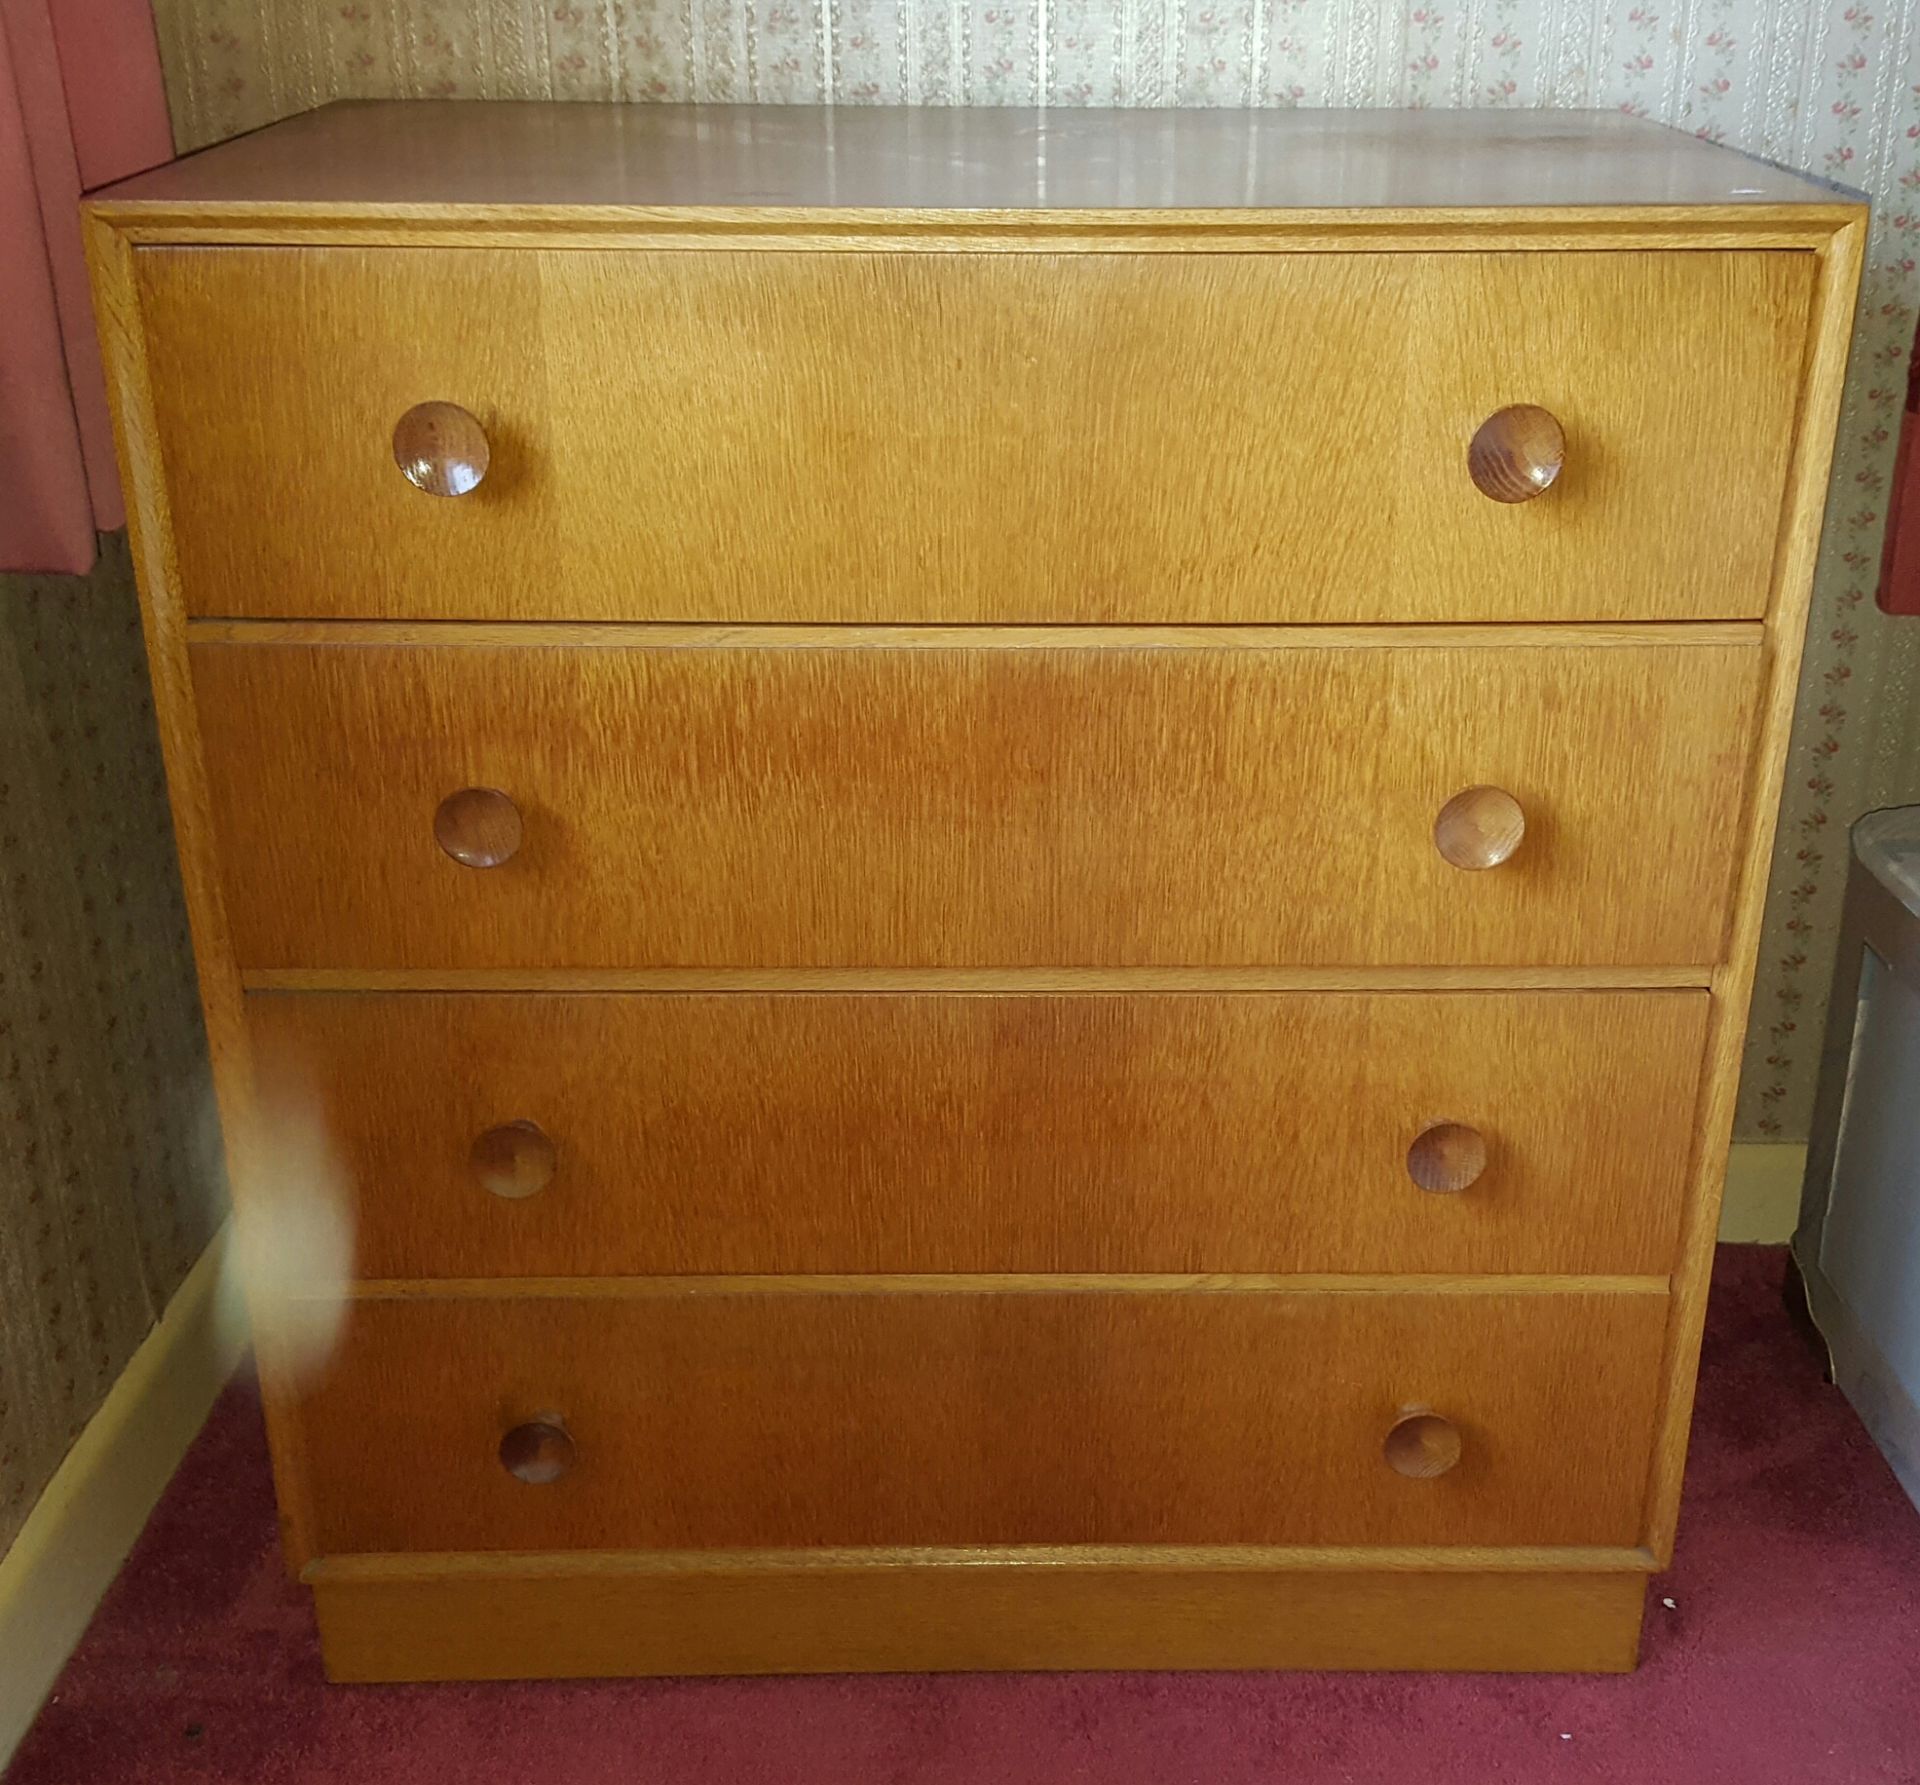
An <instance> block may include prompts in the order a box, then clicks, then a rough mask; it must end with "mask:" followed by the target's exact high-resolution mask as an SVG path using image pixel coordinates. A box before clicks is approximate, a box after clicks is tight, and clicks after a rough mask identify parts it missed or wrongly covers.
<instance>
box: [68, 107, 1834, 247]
mask: <svg viewBox="0 0 1920 1785" xmlns="http://www.w3.org/2000/svg"><path fill="white" fill-rule="evenodd" d="M101 202H104V203H105V204H107V205H110V206H112V207H113V208H114V211H115V213H116V214H121V213H132V212H137V211H138V210H140V209H162V208H166V209H178V208H183V207H192V206H199V207H209V208H216V209H217V208H231V207H234V206H237V205H243V204H244V205H271V206H275V207H280V208H285V209H291V210H295V211H313V210H320V211H325V210H337V209H340V208H343V207H344V208H350V209H352V210H355V211H357V212H360V213H362V214H363V215H366V216H368V217H369V218H378V217H379V216H380V215H381V214H382V213H385V212H391V211H394V210H401V211H411V210H414V209H421V210H429V209H431V210H446V209H454V210H461V209H474V208H483V209H497V208H502V207H539V206H559V207H564V208H565V209H566V210H568V211H577V210H595V209H604V208H614V209H640V210H655V209H664V210H681V209H692V210H696V211H704V210H711V209H726V210H741V209H744V210H748V211H753V212H764V211H772V212H774V213H775V214H778V213H780V212H783V211H787V210H795V209H797V210H801V211H807V212H826V213H828V214H838V215H843V216H844V215H847V214H850V213H851V214H855V215H857V214H859V213H861V212H863V211H873V210H885V211H909V212H912V211H927V210H934V211H945V210H956V211H962V212H976V211H1009V210H1010V211H1040V212H1043V213H1044V212H1046V211H1049V210H1053V209H1056V208H1057V209H1064V210H1091V211H1096V212H1098V211H1112V210H1118V211H1121V212H1123V213H1128V212H1131V213H1145V214H1146V215H1147V216H1149V217H1151V216H1152V215H1154V214H1156V213H1163V212H1172V213H1180V212H1183V211H1187V210H1196V209H1198V210H1216V209H1225V210H1249V209H1250V210H1292V209H1297V208H1301V207H1308V208H1314V209H1346V208H1359V209H1362V210H1365V209H1371V208H1381V209H1387V210H1429V211H1430V210H1440V211H1446V210H1450V209H1455V208H1465V209H1469V210H1472V211H1484V210H1487V209H1495V210H1498V209H1503V208H1504V209H1514V208H1523V209H1531V208H1535V207H1549V208H1556V209H1589V208H1595V207H1602V208H1618V207H1638V206H1655V207H1661V208H1663V209H1664V208H1666V207H1672V206H1688V207H1692V208H1695V209H1699V210H1707V211H1722V210H1724V211H1732V212H1734V213H1736V214H1738V213H1742V212H1764V211H1767V210H1770V209H1777V208H1779V207H1781V206H1796V207H1797V206H1812V207H1816V208H1818V209H1821V210H1831V209H1834V208H1840V207H1846V206H1849V205H1857V203H1858V199H1857V197H1856V195H1854V194H1851V193H1848V192H1845V191H1844V190H1842V189H1841V188H1838V187H1834V186H1831V185H1829V184H1828V183H1827V182H1825V181H1823V180H1819V179H1815V178H1809V177H1808V176H1806V175H1802V174H1797V173H1793V172H1791V171H1789V170H1787V169H1785V168H1780V167H1776V166H1774V165H1772V164H1771V163H1768V162H1764V161H1759V160H1756V159H1754V158H1753V157H1751V156H1747V155H1743V154H1740V153H1738V152H1737V151H1735V150H1732V149H1728V148H1724V147H1722V146H1720V145H1718V144H1714V143H1708V142H1703V141H1701V140H1700V139H1698V138H1696V137H1695V136H1693V135H1691V134H1690V133H1685V132H1681V131H1677V130H1669V129H1666V128H1664V127H1663V126H1661V125H1658V124H1654V123H1651V122H1649V121H1648V120H1646V119H1643V118H1633V117H1625V116H1623V115H1621V114H1620V113H1618V112H1614V111H1578V112H1562V111H1553V112H1535V111H1511V112H1503V113H1499V114H1489V113H1487V112H1484V111H1483V112H1477V113H1473V114H1470V115H1456V114H1453V113H1449V112H1445V111H1380V110H1368V111H1351V110H1347V111H1316V110H1310V109H1309V110H1263V111H1244V110H1238V109H1229V108H1222V109H1218V110H1215V109H1207V110H1186V109H1175V110H1160V109H1153V108H1148V109H1139V110H1108V109H1104V108H1100V107H1087V108H1081V107H1074V106H1063V107H1057V108H1054V109H1051V110H1045V111H1037V110H1033V109H1031V108H1027V107H1020V106H1012V107H989V108H986V109H984V110H979V111H975V110H970V109H969V108H967V107H964V106H953V107H946V106H942V107H929V108H925V109H920V108H909V107H901V106H838V107H823V106H806V105H781V106H759V105H697V106H688V105H591V104H562V105H552V104H529V103H525V102H512V103H506V104H501V103H484V102H482V103H475V102H472V101H456V102H445V101H422V100H411V101H406V102H403V103H394V102H384V103H382V102H373V103H366V102H348V103H343V104H335V105H330V106H324V107H322V108H320V109H319V110H317V111H313V112H309V113H307V114H305V115H304V116H301V117H297V118H292V119H288V120H287V121H286V122H284V123H280V124H276V125H274V126H272V127H271V128H270V129H266V130H261V131H256V132H254V133H253V134H251V135H249V136H243V137H240V138H239V139H237V140H236V141H233V142H229V143H223V144H221V145H219V146H218V147H216V148H213V149H210V150H207V151H204V152H203V153H201V154H197V155H193V156H189V157H187V158H186V159H185V160H182V161H178V162H175V163H173V164H171V165H170V166H167V167H162V168H157V169H155V170H153V171H152V172H150V173H145V174H141V175H138V176H136V177H135V178H133V179H130V180H126V181H122V182H121V183H120V184H118V185H115V186H112V187H109V188H107V190H106V192H105V194H104V195H103V199H102V201H101Z"/></svg>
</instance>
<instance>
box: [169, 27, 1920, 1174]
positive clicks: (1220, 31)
mask: <svg viewBox="0 0 1920 1785" xmlns="http://www.w3.org/2000/svg"><path fill="white" fill-rule="evenodd" d="M1917 10H1920V9H1917V8H1916V7H1915V5H1914V4H1913V0H1885V3H1884V4H1882V3H1880V0H1638V3H1633V0H1427V3H1426V4H1422V5H1415V6H1407V5H1405V4H1395V3H1393V0H753V3H751V4H739V3H737V0H547V3H546V4H541V3H539V0H317V3H314V4H302V5H289V4H286V3H285V0H155V12H156V17H157V20H158V24H159V30H160V43H161V51H162V55H163V58H164V60H165V63H166V72H167V82H168V90H169V94H170V96H171V101H172V106H173V115H174V121H175V128H176V133H177V135H178V137H179V140H180V143H181V146H182V147H183V148H193V147H197V146H199V145H201V144H204V143H208V142H212V141H215V140H217V139H219V138H221V137H224V136H230V135H232V134H233V133H235V132H236V131H240V130H246V129H250V128H252V127H253V126H255V125H258V124H262V123H265V122H267V121H268V120H269V119H272V118H275V117H279V116H282V115H284V114H286V113H289V112H294V111H300V110H304V109H305V108H307V107H309V106H312V105H317V104H320V103H321V102H323V101H325V100H328V99H333V98H345V97H375V96H389V95H404V96H413V97H489V98H496V97H497V98H538V99H624V100H669V99H675V100H678V99H696V100H736V101H752V102H764V103H793V102H802V103H812V102H817V101H827V100H831V101H836V102H840V103H854V104H861V103H887V104H898V103H905V104H927V105H1031V104H1036V103H1047V104H1054V105H1125V106H1133V105H1260V106H1267V105H1280V106H1291V105H1300V106H1406V105H1411V106H1479V107H1494V106H1556V107H1566V106H1602V107H1619V108H1621V109H1624V110H1627V111H1631V112H1637V113H1640V114H1643V115H1644V116H1647V117H1650V118H1656V119H1659V120H1661V121H1663V122H1666V123H1670V124H1676V125H1678V126H1680V127H1682V128H1683V129H1687V130H1693V131H1698V132H1699V133H1700V134H1701V135H1703V136H1708V137H1711V138H1713V139H1714V140H1716V141H1723V142H1727V143H1730V144H1732V145H1734V146H1735V147H1737V148H1741V149H1745V150H1748V151H1750V152H1752V153H1754V154H1758V155H1763V156H1765V157H1767V158H1768V159H1769V160H1773V161H1777V162H1782V163H1785V164H1787V165H1789V166H1792V167H1796V168H1804V169H1812V170H1814V171H1817V172H1820V173H1824V174H1828V175H1831V176H1832V177H1834V178H1836V179H1840V180H1844V181H1846V182H1848V183H1849V184H1851V185H1854V186H1859V187H1862V188H1864V189H1865V190H1866V191H1867V192H1868V193H1870V194H1871V196H1872V198H1873V200H1874V205H1875V221H1874V233H1873V244H1872V250H1871V264H1870V268H1869V272H1868V275H1867V284H1866V293H1865V298H1864V301H1863V305H1862V312H1861V322H1860V330H1859V336H1858V339H1857V341H1856V343H1855V348H1854V358H1853V371H1852V376H1851V380H1850V383H1849V387H1848V393H1847V401H1846V408H1845V414H1844V418H1843V420H1842V423H1841V436H1840V447H1839V456H1838V464H1837V470H1836V474H1835V480H1834V490H1833V497H1832V502H1831V506H1830V512H1829V518H1828V526H1827V541H1826V547H1825V551H1824V553H1823V556H1822V560H1821V568H1820V576H1819V588H1818V593H1817V596H1816V601H1815V608H1814V621H1813V630H1812V636H1811V640H1810V650H1809V656H1808V661H1807V671H1806V677H1805V680H1804V683H1803V686H1802V693H1801V701H1800V714H1799V723H1798V727H1797V731H1796V735H1795V741H1794V745H1793V756H1792V761H1791V764H1790V767H1789V771H1788V793H1787V802H1786V809H1785V812H1784V815H1783V824H1782V829H1781V838H1780V849H1779V853H1778V856H1777V859H1776V862H1775V868H1774V878H1773V887H1772V891H1771V894H1770V904H1769V917H1768V923H1767V930H1766V937H1765V942H1764V949H1763V955H1762V960H1761V970H1760V982H1759V987H1758V991H1757V994H1756V1000H1755V1007H1754V1021H1753V1027H1752V1031H1751V1035H1750V1037H1749V1046H1748V1056H1747V1070H1746V1076H1745V1079H1744V1082H1743V1087H1742V1098H1741V1111H1740V1132H1741V1134H1742V1135H1743V1136H1744V1137H1746V1138H1749V1139H1765V1138H1774V1139H1796V1138H1801V1137H1804V1135H1805V1132H1806V1125H1807V1119H1808V1113H1809V1110H1810V1107H1811V1102H1812V1080H1813V1073H1814V1069H1815V1064H1816V1061H1817V1058H1818V1053H1819V1042H1820V1024H1821V1019H1822V1015H1823V1002H1824V997H1825V989H1826V984H1827V980H1828V976H1829V972H1830V969H1831V951H1832V939H1833V936H1834V930H1835V924H1836V921H1837V916H1838V907H1839V900H1840V893H1841V889H1842V885H1843V882H1844V878H1845V863H1846V851H1847V843H1846V831H1847V826H1848V824H1849V822H1850V821H1851V820H1852V819H1853V818H1855V817H1856V816H1858V815H1859V814H1860V813H1861V812H1864V811H1867V810H1870V809H1871V808H1872V807H1874V806H1876V805H1885V804H1893V803H1901V802H1905V801H1911V800H1916V799H1920V711H1917V710H1916V705H1917V703H1916V700H1915V694H1916V691H1917V690H1920V620H1904V621H1899V620H1888V619H1886V618H1884V617H1883V616H1881V615H1880V614H1879V612H1878V611H1877V610H1876V609H1875V607H1874V605H1873V586H1874V581H1875V576H1876V574H1877V569H1878V565H1879V557H1880V543H1881V534H1882V527H1883V520H1884V515H1885V509H1886V501H1887V495H1888V476H1889V470H1890V467H1891V463H1892V455H1893V446H1894V439H1895V433H1896V430H1897V428H1898V425H1899V418H1900V414H1901V409H1902V405H1903V401H1904V397H1905V388H1906V360H1907V354H1908V349H1909V344H1910V342H1911V341H1912V338H1913V333H1914V323H1915V302H1916V297H1917V296H1920V271H1917V270H1916V263H1915V255H1916V248H1917V247H1920V21H1917V20H1916V11H1917Z"/></svg>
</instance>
